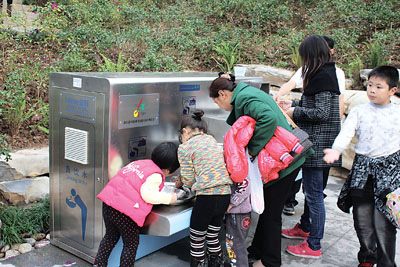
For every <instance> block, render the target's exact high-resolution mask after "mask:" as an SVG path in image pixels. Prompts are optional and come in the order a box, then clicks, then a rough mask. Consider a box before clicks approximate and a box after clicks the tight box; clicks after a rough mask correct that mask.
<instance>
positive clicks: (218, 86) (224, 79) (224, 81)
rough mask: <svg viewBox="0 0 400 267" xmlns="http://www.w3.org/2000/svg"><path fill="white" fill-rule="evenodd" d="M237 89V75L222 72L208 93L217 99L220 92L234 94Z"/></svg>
mask: <svg viewBox="0 0 400 267" xmlns="http://www.w3.org/2000/svg"><path fill="white" fill-rule="evenodd" d="M235 87H236V83H235V75H233V74H231V73H227V72H220V73H218V78H217V79H215V80H214V81H213V82H212V83H211V85H210V87H209V88H208V92H209V95H210V97H212V98H216V97H218V91H219V90H227V91H230V92H233V91H234V90H235Z"/></svg>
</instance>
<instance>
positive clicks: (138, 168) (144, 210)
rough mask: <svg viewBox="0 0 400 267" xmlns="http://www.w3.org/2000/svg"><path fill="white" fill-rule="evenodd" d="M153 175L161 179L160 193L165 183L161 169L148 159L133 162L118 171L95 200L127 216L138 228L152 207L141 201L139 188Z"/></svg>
mask: <svg viewBox="0 0 400 267" xmlns="http://www.w3.org/2000/svg"><path fill="white" fill-rule="evenodd" d="M154 173H159V174H161V175H162V177H163V181H162V183H161V185H160V188H159V190H160V191H161V189H162V188H163V187H164V181H165V176H164V174H163V172H162V171H161V169H160V168H159V167H158V166H157V165H156V164H155V163H154V162H153V161H151V160H149V159H146V160H138V161H133V162H131V163H129V164H128V165H126V166H125V167H123V168H122V169H120V170H119V171H118V173H117V174H116V175H115V176H114V177H113V178H112V179H111V181H109V182H108V184H107V185H106V186H105V187H104V189H103V190H102V191H101V192H100V194H98V195H97V198H99V199H101V200H102V201H103V202H104V203H106V204H107V205H108V206H110V207H113V208H114V209H116V210H118V211H120V212H122V213H124V214H125V215H127V216H129V217H130V218H131V219H132V220H134V221H135V222H136V223H137V225H138V226H140V227H142V226H143V223H144V221H145V219H146V217H147V215H148V214H149V213H150V211H151V209H152V208H153V205H152V204H149V203H146V202H145V201H144V200H143V198H142V197H141V195H140V188H141V187H142V185H143V183H144V182H146V180H147V177H149V176H150V175H152V174H154Z"/></svg>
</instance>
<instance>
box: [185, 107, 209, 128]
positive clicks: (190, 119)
mask: <svg viewBox="0 0 400 267" xmlns="http://www.w3.org/2000/svg"><path fill="white" fill-rule="evenodd" d="M203 115H204V111H203V110H201V109H196V110H195V111H194V112H193V114H191V115H186V116H184V117H183V119H182V122H181V128H180V130H182V129H183V128H186V127H190V129H193V130H194V129H196V128H197V129H199V130H200V131H202V132H203V133H207V130H208V129H207V123H206V122H205V121H204V120H202V119H201V117H203Z"/></svg>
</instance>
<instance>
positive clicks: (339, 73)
mask: <svg viewBox="0 0 400 267" xmlns="http://www.w3.org/2000/svg"><path fill="white" fill-rule="evenodd" d="M336 78H337V80H338V85H339V91H340V96H339V106H340V119H342V118H343V113H344V94H343V93H344V91H345V90H346V77H345V75H344V71H343V70H342V69H340V68H338V67H336Z"/></svg>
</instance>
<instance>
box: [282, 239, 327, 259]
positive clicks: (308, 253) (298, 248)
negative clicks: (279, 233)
mask: <svg viewBox="0 0 400 267" xmlns="http://www.w3.org/2000/svg"><path fill="white" fill-rule="evenodd" d="M286 251H287V252H288V253H289V254H292V255H294V256H297V257H302V258H311V259H319V258H321V255H322V252H321V249H318V250H312V249H311V248H310V247H309V246H308V242H307V239H306V240H304V241H303V242H301V243H300V244H299V245H295V246H288V247H287V249H286Z"/></svg>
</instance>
